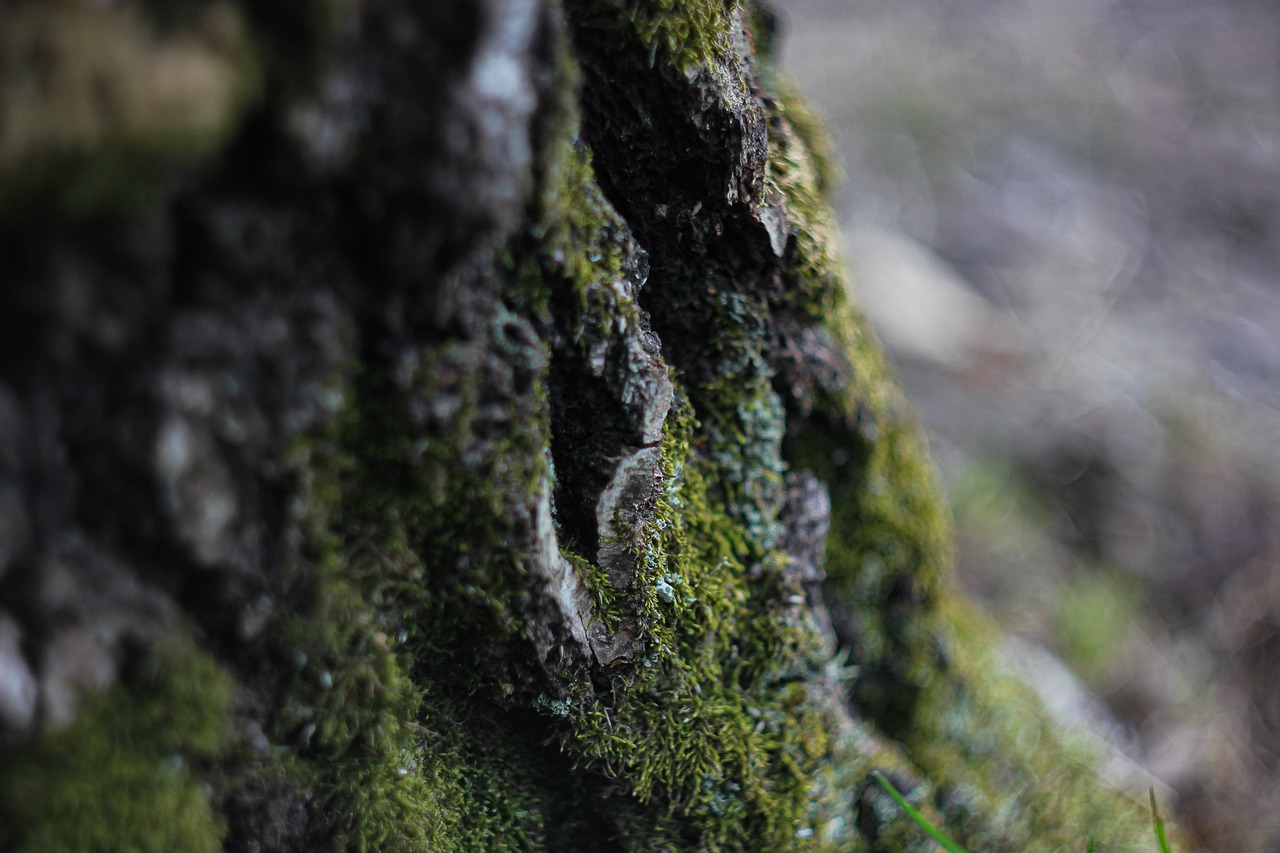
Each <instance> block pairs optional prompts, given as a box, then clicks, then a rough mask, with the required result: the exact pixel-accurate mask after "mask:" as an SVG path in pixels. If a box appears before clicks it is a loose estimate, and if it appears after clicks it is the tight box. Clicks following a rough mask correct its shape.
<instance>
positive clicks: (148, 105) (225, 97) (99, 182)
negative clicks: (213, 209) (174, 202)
mask: <svg viewBox="0 0 1280 853" xmlns="http://www.w3.org/2000/svg"><path fill="white" fill-rule="evenodd" d="M249 42H250V40H249V35H248V32H247V28H246V26H245V24H244V22H243V20H242V17H241V15H240V13H239V12H238V10H236V9H235V8H234V7H232V6H230V5H229V4H226V3H218V4H213V5H212V6H210V7H209V8H208V9H207V10H206V11H205V12H204V13H203V15H202V16H201V17H200V19H199V21H198V22H196V25H195V26H193V27H191V28H188V29H185V30H176V31H173V32H166V33H163V34H162V33H160V32H158V31H157V30H156V28H154V27H153V26H152V25H151V24H150V23H149V22H147V21H145V20H144V19H143V18H142V16H141V15H140V14H138V12H137V11H136V10H135V9H134V8H132V7H131V6H121V7H119V8H117V7H114V6H111V7H108V6H101V5H94V4H41V3H28V4H19V5H17V6H16V7H14V8H12V9H9V10H7V11H4V12H0V72H3V73H0V216H3V217H5V218H12V217H16V216H21V217H23V218H24V219H28V218H30V217H32V216H52V217H56V218H71V219H81V218H85V217H88V216H94V215H99V214H108V215H120V214H123V215H135V214H137V213H139V212H142V211H144V210H147V209H149V208H151V207H153V206H154V203H155V202H156V201H157V200H158V199H159V198H160V197H161V195H162V189H163V187H162V181H161V179H162V178H163V177H165V176H167V175H169V174H171V173H172V172H173V171H174V170H175V168H177V167H179V166H182V165H188V164H191V163H194V162H196V161H197V160H199V159H200V158H202V157H204V156H207V155H208V154H210V153H212V152H213V151H215V150H216V149H217V148H218V147H219V146H220V145H221V144H222V143H223V142H224V141H225V140H226V139H227V138H228V137H229V135H230V133H231V131H232V130H233V129H234V128H235V126H236V123H237V119H238V118H239V116H240V115H241V113H242V112H243V110H244V108H245V107H246V106H247V104H248V103H249V102H250V101H251V100H252V98H253V97H254V95H255V93H256V92H257V90H258V86H259V82H260V73H259V66H258V62H257V60H256V57H255V55H254V52H253V51H252V49H251V47H250V43H249Z"/></svg>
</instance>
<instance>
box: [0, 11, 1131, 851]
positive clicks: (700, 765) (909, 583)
mask: <svg viewBox="0 0 1280 853" xmlns="http://www.w3.org/2000/svg"><path fill="white" fill-rule="evenodd" d="M773 38H774V27H773V19H772V16H771V14H770V12H769V10H768V8H767V7H766V6H764V5H763V4H762V3H757V2H750V3H739V2H729V1H728V0H725V2H721V0H562V2H557V0H456V2H444V0H434V2H409V1H408V0H363V2H359V0H294V2H290V3H250V2H227V1H226V0H206V1H205V2H198V3H184V4H172V3H162V2H158V0H136V2H132V3H130V2H123V3H116V4H102V3H97V2H90V0H68V2H64V3H57V4H54V3H15V4H8V5H3V6H0V276H3V283H4V288H3V291H2V292H0V306H2V310H0V346H2V347H3V349H2V356H0V848H2V849H5V850H28V851H37V850H38V851H57V850H66V851H84V850H122V851H123V850H146V851H150V850H155V851H185V850H200V851H203V850H216V849H226V850H345V849H355V850H368V851H392V850H464V849H472V850H500V849H550V850H584V851H587V850H606V849H633V850H659V849H672V850H674V849H691V850H692V849H748V850H756V849H792V848H794V849H832V850H895V851H896V850H915V849H919V850H924V849H928V846H927V843H926V841H925V839H924V838H923V836H921V835H920V834H919V833H918V831H917V830H916V829H915V828H914V827H913V826H912V825H911V824H910V823H909V822H907V821H906V820H905V819H904V818H903V817H902V816H901V815H900V814H899V813H898V812H897V810H896V807H895V806H893V805H892V803H891V801H890V800H889V799H888V798H887V797H886V796H884V795H883V794H882V792H880V790H879V788H878V787H877V786H876V785H875V784H874V783H873V782H872V780H871V777H870V775H869V774H870V773H871V772H872V771H873V770H876V769H879V770H883V771H885V772H886V773H888V774H889V775H890V776H891V777H892V778H893V779H895V780H896V781H897V783H898V786H899V787H900V788H902V789H904V790H906V791H908V792H909V795H910V797H911V799H912V800H913V801H915V802H917V803H919V804H920V806H921V807H922V808H923V809H924V810H925V811H926V812H927V813H928V814H930V815H931V816H932V817H933V818H934V819H936V820H938V821H940V822H944V823H945V824H946V825H947V827H948V828H949V829H950V831H952V832H953V833H954V834H955V835H957V836H959V837H960V838H962V839H963V840H965V841H967V842H969V843H971V844H973V845H974V846H975V847H978V848H981V849H990V850H996V849H1001V850H1012V849H1018V850H1034V849H1044V850H1051V849H1058V848H1059V845H1064V844H1071V845H1078V844H1079V843H1080V842H1081V840H1082V839H1083V838H1084V837H1085V835H1086V834H1088V833H1093V834H1094V835H1095V837H1097V838H1098V839H1099V841H1102V842H1106V844H1109V845H1110V846H1105V847H1102V848H1100V849H1108V850H1122V849H1130V847H1135V848H1136V847H1137V846H1138V845H1140V844H1143V843H1144V842H1140V841H1138V840H1137V839H1138V838H1139V836H1138V835H1137V834H1136V833H1138V832H1145V831H1144V830H1141V828H1140V827H1141V814H1140V812H1139V811H1138V810H1136V809H1135V808H1134V807H1133V806H1132V804H1130V803H1129V802H1128V801H1127V800H1125V799H1124V798H1122V797H1119V796H1117V795H1113V794H1110V793H1108V792H1107V791H1105V790H1104V789H1103V788H1102V787H1101V786H1100V785H1099V784H1098V782H1097V778H1096V771H1095V765H1094V763H1093V761H1094V759H1093V758H1092V756H1090V755H1089V754H1086V753H1084V752H1081V751H1078V750H1077V749H1076V748H1075V747H1073V746H1072V745H1070V744H1069V743H1068V742H1066V741H1065V740H1062V739H1060V738H1059V737H1058V736H1057V735H1056V734H1055V731H1054V730H1053V728H1052V726H1051V725H1050V724H1049V723H1048V721H1047V720H1046V719H1045V717H1044V715H1043V714H1042V713H1041V712H1040V711H1039V710H1038V708H1037V706H1036V704H1035V702H1034V701H1032V700H1031V699H1030V698H1029V697H1028V695H1027V693H1026V691H1025V690H1022V689H1021V688H1020V687H1018V686H1017V685H1016V684H1014V683H1013V682H1011V681H1009V680H1008V679H1006V678H1004V677H1002V676H999V675H998V674H997V669H998V667H997V666H996V661H997V659H998V658H997V655H996V654H995V653H994V652H993V649H994V648H995V647H996V644H997V643H998V637H996V636H995V635H994V634H991V633H990V632H988V631H987V629H985V628H983V627H982V626H981V624H980V623H979V622H978V621H977V620H975V619H974V618H973V617H972V616H970V615H968V614H967V612H966V610H965V608H964V606H963V604H961V603H959V602H958V601H956V600H955V598H954V596H953V594H952V593H951V592H950V590H949V588H948V586H947V583H946V581H945V570H946V562H947V534H946V530H945V522H944V518H943V513H942V511H941V510H940V508H939V503H938V498H937V495H936V492H935V487H934V483H933V476H932V473H931V468H930V466H929V464H928V462H927V459H926V457H925V456H924V455H923V453H922V450H921V447H920V445H919V443H918V439H917V436H916V432H915V427H914V425H913V422H912V419H911V417H910V415H909V414H908V413H907V411H906V410H905V408H904V406H903V403H902V401H901V399H900V397H899V395H898V393H897V391H896V390H895V389H894V388H893V386H892V385H891V383H890V382H889V380H888V379H887V378H886V376H885V373H884V370H883V367H882V363H881V360H880V357H879V356H878V354H877V352H876V350H875V348H874V345H873V344H872V343H871V341H870V340H869V338H868V335H867V333H866V331H865V329H864V327H863V326H862V323H861V320H860V319H859V318H858V316H857V314H856V313H855V311H854V309H853V307H852V306H851V305H850V304H849V302H848V301H847V298H846V295H845V292H844V283H843V280H842V273H841V268H840V264H839V262H838V259H837V257H836V256H835V254H833V248H832V232H831V227H830V219H829V212H828V211H827V209H826V207H825V203H824V201H823V192H824V190H825V188H826V186H827V184H828V183H829V180H830V175H831V169H830V166H829V165H828V163H827V162H826V160H825V154H824V148H823V141H822V136H821V133H820V130H819V129H818V127H817V125H816V124H815V123H814V122H813V120H812V119H811V117H810V116H809V114H808V113H807V112H806V110H805V107H804V105H803V103H802V102H801V101H800V100H799V99H798V98H797V97H796V96H795V95H794V94H792V93H791V92H790V90H789V88H788V85H787V82H786V79H785V78H784V77H783V76H782V75H781V74H780V72H779V71H778V69H777V68H776V67H775V66H774V64H773V59H772V56H773ZM1142 837H1143V838H1144V839H1145V835H1144V836H1142Z"/></svg>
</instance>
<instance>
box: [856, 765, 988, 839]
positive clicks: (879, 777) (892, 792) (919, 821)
mask: <svg viewBox="0 0 1280 853" xmlns="http://www.w3.org/2000/svg"><path fill="white" fill-rule="evenodd" d="M871 775H872V776H874V777H875V779H876V781H877V782H879V783H880V787H882V788H884V789H885V791H886V792H888V794H889V796H891V797H893V799H894V802H896V803H897V804H898V805H899V806H901V807H902V810H903V811H904V812H906V813H907V817H909V818H911V819H912V820H913V821H915V823H916V826H918V827H920V828H921V829H923V830H924V831H925V832H926V833H928V834H929V837H930V838H932V839H933V840H934V841H936V842H938V843H939V844H940V845H942V848H943V849H944V850H946V851H947V853H968V851H967V850H965V849H964V848H963V847H961V846H960V845H959V844H957V843H955V842H954V841H952V840H951V839H950V838H948V837H947V836H946V834H945V833H943V831H942V830H940V829H938V828H937V827H936V826H934V825H933V824H932V823H930V822H929V819H928V818H926V817H925V816H924V815H922V814H920V812H918V811H916V810H915V808H914V807H913V806H912V805H911V803H908V802H907V799H906V797H904V796H902V794H899V793H898V789H897V788H895V787H893V783H892V782H890V781H889V780H888V778H886V777H885V775H884V774H883V773H881V772H880V771H879V770H876V771H874V772H872V774H871Z"/></svg>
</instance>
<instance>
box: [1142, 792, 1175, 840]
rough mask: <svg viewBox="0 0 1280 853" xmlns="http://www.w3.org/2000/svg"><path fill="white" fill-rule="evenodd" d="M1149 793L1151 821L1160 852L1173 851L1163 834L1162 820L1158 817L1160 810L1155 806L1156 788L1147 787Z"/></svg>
mask: <svg viewBox="0 0 1280 853" xmlns="http://www.w3.org/2000/svg"><path fill="white" fill-rule="evenodd" d="M1147 792H1148V793H1149V794H1150V795H1151V823H1152V825H1154V826H1155V828H1156V841H1159V842H1160V853H1173V851H1172V850H1170V848H1169V839H1168V838H1167V837H1165V834H1164V821H1163V820H1161V819H1160V811H1159V809H1157V808H1156V789H1155V788H1148V789H1147Z"/></svg>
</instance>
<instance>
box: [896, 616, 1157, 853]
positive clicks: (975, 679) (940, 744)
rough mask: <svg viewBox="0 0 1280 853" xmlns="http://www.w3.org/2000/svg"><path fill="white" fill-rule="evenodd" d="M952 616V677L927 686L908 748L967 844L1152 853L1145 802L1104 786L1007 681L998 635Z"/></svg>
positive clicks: (1091, 757) (1073, 741)
mask: <svg viewBox="0 0 1280 853" xmlns="http://www.w3.org/2000/svg"><path fill="white" fill-rule="evenodd" d="M943 618H944V623H945V625H946V628H945V634H946V641H947V648H948V649H949V651H950V655H949V661H948V668H947V673H946V678H936V679H933V680H932V681H931V682H930V683H929V684H928V686H927V687H926V688H925V692H924V695H923V696H922V697H921V702H920V705H919V711H918V713H917V714H916V717H915V719H914V722H913V726H912V729H911V733H910V737H909V739H908V741H907V746H908V749H909V751H910V753H911V755H912V756H913V758H914V759H915V760H916V761H917V762H918V763H919V765H920V766H921V768H922V769H923V770H924V771H925V772H926V773H928V775H929V778H930V779H931V780H932V781H933V782H934V784H935V786H936V787H937V789H938V801H939V803H941V804H943V805H944V809H945V812H946V814H947V816H948V818H949V821H950V825H951V826H952V827H953V828H955V829H956V831H957V833H958V835H959V836H960V837H961V840H962V841H963V842H964V843H965V844H966V845H967V846H969V847H971V848H974V849H1018V850H1028V851H1053V850H1060V849H1064V848H1067V847H1071V848H1074V847H1076V846H1079V845H1080V844H1081V840H1082V839H1083V838H1084V837H1085V836H1086V835H1090V834H1091V835H1093V837H1094V839H1095V840H1096V841H1097V843H1098V845H1099V848H1100V849H1103V850H1116V851H1125V850H1132V851H1139V850H1143V851H1145V850H1149V849H1151V844H1150V816H1149V815H1148V814H1147V813H1146V811H1145V809H1144V808H1143V805H1142V803H1140V802H1138V801H1136V800H1133V799H1130V798H1129V797H1126V796H1125V795H1123V794H1120V793H1118V792H1115V791H1111V790H1108V789H1107V788H1106V787H1105V786H1104V785H1102V784H1101V783H1100V782H1099V779H1098V768H1099V767H1100V765H1101V758H1100V757H1099V756H1098V755H1097V754H1096V753H1095V752H1094V751H1093V749H1092V748H1091V747H1089V746H1088V745H1086V744H1085V743H1083V742H1082V741H1081V740H1079V739H1078V738H1077V737H1075V736H1073V735H1071V734H1069V733H1066V732H1064V731H1063V730H1061V729H1060V728H1058V727H1057V726H1055V725H1054V724H1053V723H1051V722H1050V721H1049V720H1048V718H1047V717H1046V715H1045V713H1044V710H1043V708H1042V706H1041V705H1040V703H1039V700H1038V699H1037V698H1036V697H1035V696H1034V695H1033V694H1032V693H1031V691H1030V690H1029V689H1028V688H1027V687H1026V686H1025V685H1024V684H1023V683H1022V682H1020V681H1018V680H1016V679H1014V678H1012V677H1010V676H1008V675H1006V674H1004V673H1005V669H1004V668H1003V667H1002V666H1001V665H1000V663H999V661H998V660H997V655H998V651H997V650H998V649H999V648H1000V647H1001V644H1002V641H1001V638H1000V636H999V634H998V632H997V630H996V629H995V628H994V627H993V626H992V625H991V624H990V623H988V622H987V621H986V620H985V619H984V618H982V617H981V616H979V615H978V614H976V613H975V612H973V611H972V610H971V609H970V608H969V607H968V606H967V605H963V604H961V603H960V602H959V601H958V599H955V598H949V599H948V600H947V602H946V604H945V606H944V608H943Z"/></svg>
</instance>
